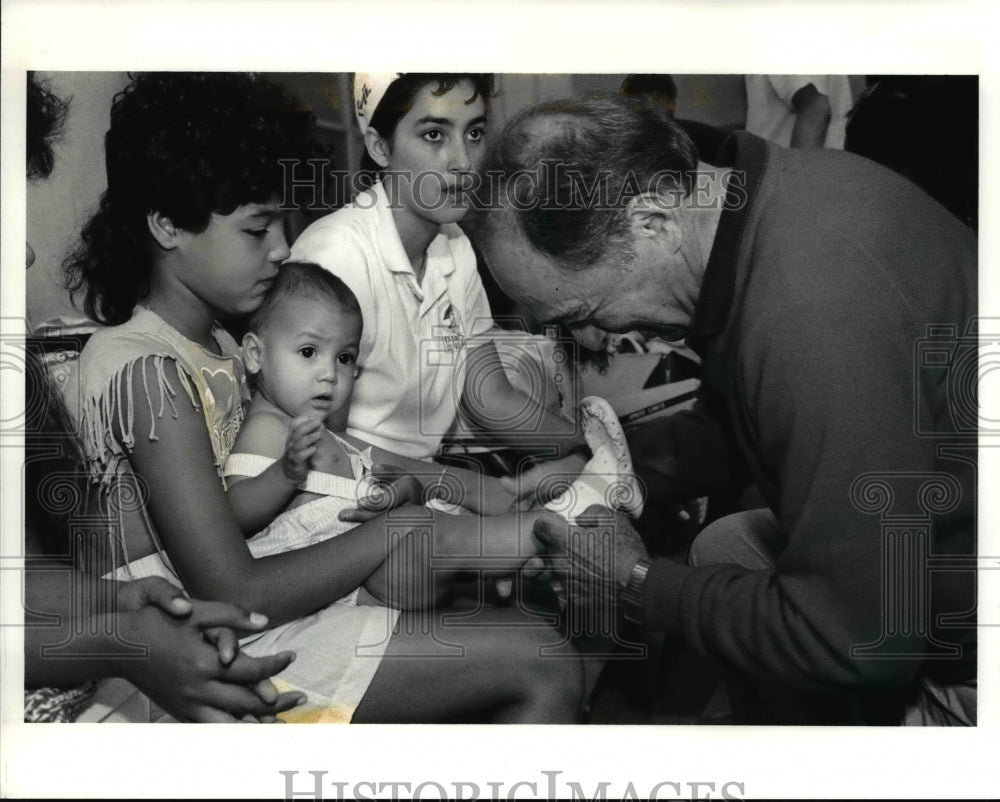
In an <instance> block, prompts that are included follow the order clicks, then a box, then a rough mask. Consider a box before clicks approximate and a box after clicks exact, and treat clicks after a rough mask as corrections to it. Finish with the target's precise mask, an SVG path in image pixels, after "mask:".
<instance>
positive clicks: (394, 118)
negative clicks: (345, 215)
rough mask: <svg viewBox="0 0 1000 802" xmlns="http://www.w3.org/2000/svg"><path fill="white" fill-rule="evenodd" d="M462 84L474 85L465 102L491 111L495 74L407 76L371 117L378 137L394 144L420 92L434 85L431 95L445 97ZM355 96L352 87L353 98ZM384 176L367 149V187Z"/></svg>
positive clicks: (363, 172) (363, 170)
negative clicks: (402, 123)
mask: <svg viewBox="0 0 1000 802" xmlns="http://www.w3.org/2000/svg"><path fill="white" fill-rule="evenodd" d="M352 80H353V76H352ZM462 80H467V81H469V82H470V83H471V84H472V94H471V95H469V97H468V98H467V99H466V101H465V102H466V103H468V104H472V103H475V102H476V100H477V99H478V98H482V100H483V105H484V106H485V107H486V110H487V111H489V108H490V100H491V99H492V98H493V97H495V91H494V83H495V81H494V77H493V73H485V72H484V73H478V72H473V73H454V72H408V73H404V74H403V75H401V76H400V77H399V78H397V79H396V80H395V81H393V82H392V83H391V84H390V85H389V88H388V89H387V90H386V92H385V95H383V97H382V99H381V100H380V101H379V104H378V106H376V107H375V113H374V114H372V117H371V120H370V123H369V124H370V125H371V127H372V128H374V129H375V130H376V131H378V133H379V136H381V137H382V138H383V139H385V140H389V141H391V140H392V136H393V134H394V133H396V126H397V125H399V121H400V120H401V119H403V117H404V116H405V115H406V112H408V111H409V110H410V109H411V108H413V99H414V98H415V97H416V96H417V92H419V91H420V90H421V89H423V88H424V87H425V86H427V85H428V84H434V85H435V88H434V89H433V90H432V92H433V93H434V94H435V95H443V94H445V93H447V92H450V91H451V90H452V89H454V88H455V86H456V84H458V83H459V82H460V81H462ZM353 92H354V87H353V86H352V87H351V93H352V96H353ZM381 174H382V168H381V167H380V166H379V165H378V164H377V163H376V162H375V160H374V159H373V158H372V157H371V156H370V155H369V154H368V151H367V149H364V152H363V153H362V155H361V176H362V181H363V182H364V185H366V186H370V185H371V184H372V183H374V182H375V181H377V180H378V178H379V176H380V175H381Z"/></svg>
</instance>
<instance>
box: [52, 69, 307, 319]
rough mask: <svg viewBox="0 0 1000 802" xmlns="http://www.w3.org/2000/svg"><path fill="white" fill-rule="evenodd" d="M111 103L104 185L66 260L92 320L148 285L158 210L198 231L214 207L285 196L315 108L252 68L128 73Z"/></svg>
mask: <svg viewBox="0 0 1000 802" xmlns="http://www.w3.org/2000/svg"><path fill="white" fill-rule="evenodd" d="M130 78H131V80H130V83H129V85H128V86H127V87H125V89H124V90H122V91H121V92H119V93H118V94H117V95H116V96H115V99H114V103H113V104H112V107H111V128H110V129H109V130H108V133H107V135H106V137H105V142H104V148H105V157H106V164H107V173H108V188H107V191H106V192H105V193H104V195H103V196H102V197H101V203H100V207H99V208H98V211H97V212H96V214H94V216H93V217H92V218H91V219H90V221H89V222H88V223H87V225H86V226H85V227H84V229H83V232H82V235H81V237H82V243H81V244H80V246H79V248H78V249H77V251H76V252H75V253H74V254H73V255H72V256H70V257H69V259H68V260H67V263H66V274H67V286H68V287H69V289H70V290H71V291H72V292H73V293H77V292H78V291H80V290H81V289H85V293H86V294H85V298H84V309H85V311H86V312H87V314H88V315H90V316H91V317H92V318H94V319H95V320H98V321H100V322H102V323H107V324H118V323H123V322H125V321H126V320H128V319H129V318H130V317H131V316H132V309H133V307H134V306H135V304H136V303H137V302H138V301H140V300H142V298H144V297H145V296H146V295H147V294H148V292H149V279H150V273H151V270H152V266H153V254H154V252H155V251H154V245H155V244H154V241H153V239H152V236H151V235H150V233H149V230H148V227H147V216H148V214H149V213H150V212H159V213H161V214H163V215H165V216H167V217H169V218H170V219H171V220H172V221H173V223H174V224H175V225H176V226H178V227H179V228H182V229H184V230H186V231H190V232H193V233H200V232H202V231H204V230H205V229H206V228H207V227H208V224H209V222H210V220H211V215H212V213H213V212H214V213H218V214H223V215H225V214H230V213H232V212H233V211H235V210H236V208H237V207H239V206H243V205H246V204H249V203H266V202H267V201H268V200H270V199H272V198H274V197H275V196H277V197H279V198H282V197H283V193H282V190H283V188H284V170H283V167H282V165H281V164H280V160H283V159H301V158H307V157H308V156H309V155H311V142H310V135H311V133H312V127H313V122H314V118H313V115H312V114H311V112H310V111H309V110H308V109H305V108H303V107H302V106H301V104H300V103H299V101H298V100H297V99H295V98H294V97H292V96H291V95H290V94H288V93H287V92H285V90H283V89H281V88H279V87H278V86H276V85H274V84H272V83H270V82H268V81H266V80H264V79H263V78H260V77H259V76H256V75H253V74H250V73H145V74H140V75H134V76H130Z"/></svg>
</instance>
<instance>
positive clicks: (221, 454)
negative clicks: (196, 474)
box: [80, 354, 243, 490]
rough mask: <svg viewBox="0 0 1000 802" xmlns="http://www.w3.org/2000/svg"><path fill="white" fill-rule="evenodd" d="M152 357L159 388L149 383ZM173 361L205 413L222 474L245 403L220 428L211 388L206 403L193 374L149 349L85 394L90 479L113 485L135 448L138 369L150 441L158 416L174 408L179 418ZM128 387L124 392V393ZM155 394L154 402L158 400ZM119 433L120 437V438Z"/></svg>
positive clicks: (192, 399)
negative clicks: (99, 389)
mask: <svg viewBox="0 0 1000 802" xmlns="http://www.w3.org/2000/svg"><path fill="white" fill-rule="evenodd" d="M149 360H151V361H152V366H153V369H154V371H155V374H156V376H155V380H154V381H155V383H156V386H155V388H151V387H150V376H149V371H148V370H147V365H146V363H147V361H149ZM168 360H169V361H170V362H171V363H173V366H174V369H175V371H176V376H177V380H178V382H179V383H180V386H181V387H182V388H183V390H184V394H185V395H186V396H187V398H188V401H190V402H191V405H192V406H193V407H194V408H195V409H196V410H198V411H202V412H204V414H205V423H206V425H207V426H208V432H209V435H210V437H211V439H212V450H213V452H214V454H215V456H216V463H215V466H216V470H217V471H218V474H219V477H220V479H221V478H222V465H223V462H224V461H225V457H226V456H227V455H228V453H229V451H230V450H231V449H232V446H233V443H234V442H235V440H236V435H237V433H238V432H239V428H240V425H241V424H242V422H243V408H242V405H237V407H236V408H235V414H234V415H233V417H232V418H231V419H230V420H227V421H226V422H225V423H224V424H223V425H222V426H221V428H220V427H218V424H215V425H213V422H212V420H211V417H212V413H214V409H210V408H209V407H214V403H215V399H214V398H213V397H212V394H211V391H209V390H207V388H206V391H207V394H208V397H207V398H206V399H204V401H205V403H204V404H202V403H201V401H200V400H199V395H198V391H197V388H196V385H195V383H194V380H193V378H192V377H191V376H190V375H189V374H188V371H187V370H186V369H185V368H184V367H183V366H182V365H181V363H180V362H179V361H178V360H177V359H176V358H174V357H172V356H162V355H154V354H149V355H145V356H142V357H139V358H137V359H134V360H132V361H131V362H127V363H126V364H124V365H123V366H122V367H121V368H119V369H118V370H117V371H116V372H115V373H114V374H113V375H112V376H111V378H110V379H109V380H108V383H107V385H106V386H105V388H104V390H103V392H102V393H101V394H100V395H99V396H96V397H94V396H92V397H88V398H84V399H83V400H82V404H81V410H80V429H81V435H80V436H81V439H82V441H83V448H84V453H85V454H86V457H87V465H88V469H89V472H90V477H91V481H94V482H97V483H99V484H100V485H101V487H102V489H104V490H106V489H107V488H108V487H110V485H111V482H112V480H113V479H114V477H115V475H116V474H117V473H118V471H119V469H120V467H121V464H122V463H123V462H124V461H126V460H127V459H128V454H129V452H131V451H132V449H133V448H134V447H135V436H136V433H135V407H134V404H135V399H134V398H133V392H132V381H133V375H134V372H135V370H136V368H137V366H138V369H139V370H140V371H142V386H143V392H144V394H145V396H146V405H147V408H148V409H149V415H150V430H149V434H148V437H149V439H150V440H159V437H158V436H157V434H156V421H157V420H158V419H160V418H162V417H163V415H164V413H165V412H167V408H168V407H169V411H170V414H171V415H172V416H173V417H174V418H175V419H176V418H177V404H176V398H177V397H178V395H179V393H178V391H177V390H176V389H175V388H174V385H173V384H172V383H171V381H170V378H169V377H168V372H169V371H168V369H167V366H166V362H167V361H168ZM123 391H124V392H123ZM154 399H155V401H154ZM116 434H117V435H119V436H120V438H119V437H116Z"/></svg>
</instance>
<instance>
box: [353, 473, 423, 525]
mask: <svg viewBox="0 0 1000 802" xmlns="http://www.w3.org/2000/svg"><path fill="white" fill-rule="evenodd" d="M371 479H372V484H373V487H372V490H371V492H370V493H369V494H368V495H367V496H365V497H364V498H363V499H360V500H359V501H358V506H357V509H352V510H341V511H340V513H339V514H338V515H337V517H338V518H339V519H340V520H341V521H350V522H351V523H359V524H361V523H364V522H365V521H370V520H371V519H372V518H374V517H376V516H377V515H381V514H382V513H384V512H388V511H389V510H394V509H396V507H401V506H403V505H404V504H423V503H424V486H423V484H421V482H420V480H419V479H417V477H415V476H413V475H412V474H410V473H407V472H406V471H405V470H403V469H402V468H397V467H396V466H395V465H388V464H386V463H376V464H374V465H372V472H371Z"/></svg>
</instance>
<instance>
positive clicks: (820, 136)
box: [745, 75, 854, 149]
mask: <svg viewBox="0 0 1000 802" xmlns="http://www.w3.org/2000/svg"><path fill="white" fill-rule="evenodd" d="M745 79H746V90H747V126H746V129H747V131H749V132H750V133H751V134H756V135H757V136H759V137H762V138H764V139H767V140H770V141H771V142H774V143H775V144H777V145H783V146H784V147H791V148H838V149H842V148H843V147H844V126H845V125H846V124H847V113H848V112H849V111H850V110H851V104H852V103H853V102H854V101H853V98H852V96H851V83H850V80H849V79H848V77H847V76H846V75H747V76H745Z"/></svg>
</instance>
